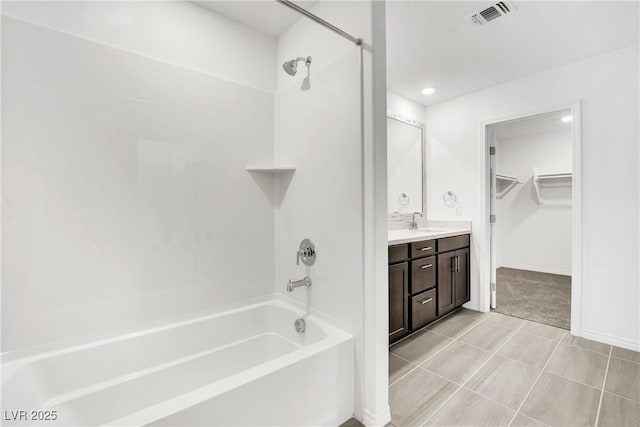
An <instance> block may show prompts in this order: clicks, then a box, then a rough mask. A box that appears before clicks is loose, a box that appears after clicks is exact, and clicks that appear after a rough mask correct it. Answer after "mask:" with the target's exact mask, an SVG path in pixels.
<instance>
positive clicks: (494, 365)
mask: <svg viewBox="0 0 640 427" xmlns="http://www.w3.org/2000/svg"><path fill="white" fill-rule="evenodd" d="M539 373H540V370H539V369H538V368H535V367H533V366H529V365H525V364H524V363H520V362H516V361H515V360H512V359H507V358H506V357H503V356H497V355H496V356H493V357H492V358H491V360H490V361H489V363H487V364H486V365H485V366H484V367H483V368H482V369H481V370H480V371H479V372H478V373H477V374H475V375H474V376H473V377H472V378H471V379H470V380H469V382H468V383H467V384H466V385H465V387H467V388H469V389H470V390H473V391H475V392H476V393H479V394H481V395H483V396H485V397H488V398H489V399H491V400H494V401H496V402H498V403H501V404H503V405H506V406H508V407H510V408H512V409H518V407H519V406H520V404H521V403H522V401H523V400H524V398H525V396H526V395H527V393H528V392H529V390H530V389H531V386H532V385H533V383H534V382H535V380H536V378H537V377H538V374H539Z"/></svg>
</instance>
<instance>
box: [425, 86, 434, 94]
mask: <svg viewBox="0 0 640 427" xmlns="http://www.w3.org/2000/svg"><path fill="white" fill-rule="evenodd" d="M435 91H436V89H435V88H433V87H425V88H424V89H422V94H423V95H431V94H432V93H433V92H435Z"/></svg>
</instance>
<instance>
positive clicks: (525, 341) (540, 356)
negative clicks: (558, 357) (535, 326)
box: [498, 332, 556, 369]
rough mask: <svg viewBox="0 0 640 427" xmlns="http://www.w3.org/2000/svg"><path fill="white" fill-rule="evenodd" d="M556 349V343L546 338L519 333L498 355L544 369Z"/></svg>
mask: <svg viewBox="0 0 640 427" xmlns="http://www.w3.org/2000/svg"><path fill="white" fill-rule="evenodd" d="M555 347H556V343H555V342H553V341H551V340H548V339H546V338H540V337H537V336H535V335H529V334H525V333H523V332H517V333H516V334H515V335H514V336H513V337H511V338H510V339H509V341H507V343H506V344H505V345H504V346H503V347H502V348H501V349H500V350H499V351H498V354H501V355H503V356H507V357H510V358H512V359H515V360H519V361H520V362H522V363H526V364H528V365H532V366H535V367H536V368H540V369H542V367H543V366H544V364H545V363H547V360H548V359H549V356H551V353H552V352H553V349H554V348H555Z"/></svg>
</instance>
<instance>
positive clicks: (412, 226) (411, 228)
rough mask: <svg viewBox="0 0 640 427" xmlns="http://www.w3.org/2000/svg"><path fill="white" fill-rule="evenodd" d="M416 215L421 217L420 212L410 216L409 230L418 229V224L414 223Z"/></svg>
mask: <svg viewBox="0 0 640 427" xmlns="http://www.w3.org/2000/svg"><path fill="white" fill-rule="evenodd" d="M416 215H420V216H422V212H414V213H412V214H411V222H410V223H409V230H417V229H418V223H417V222H416Z"/></svg>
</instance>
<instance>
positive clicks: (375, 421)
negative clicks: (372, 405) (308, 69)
mask: <svg viewBox="0 0 640 427" xmlns="http://www.w3.org/2000/svg"><path fill="white" fill-rule="evenodd" d="M385 409H386V410H383V411H382V412H378V413H377V414H372V413H371V412H369V411H367V410H365V411H364V414H363V415H362V424H364V425H365V426H367V427H370V426H385V425H387V424H388V423H389V421H390V420H391V410H390V409H389V406H387V407H386V408H385Z"/></svg>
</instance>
